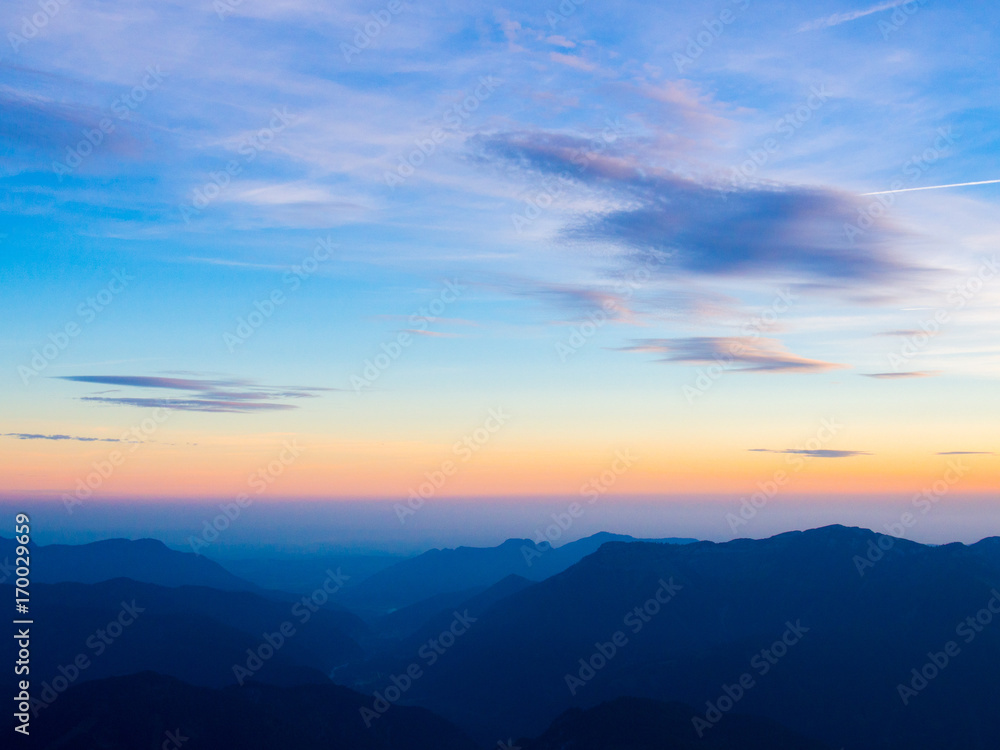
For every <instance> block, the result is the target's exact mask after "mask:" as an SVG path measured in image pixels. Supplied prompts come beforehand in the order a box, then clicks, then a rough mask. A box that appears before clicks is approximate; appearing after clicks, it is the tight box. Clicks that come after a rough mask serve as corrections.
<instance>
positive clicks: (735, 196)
mask: <svg viewBox="0 0 1000 750" xmlns="http://www.w3.org/2000/svg"><path fill="white" fill-rule="evenodd" d="M475 146H476V148H477V151H478V154H479V158H480V159H482V160H484V161H485V160H490V159H492V160H494V161H498V162H505V163H507V164H511V165H514V166H515V168H518V169H520V170H521V171H522V172H525V173H528V174H534V175H535V176H541V177H547V176H552V175H556V176H560V177H561V178H562V179H563V180H571V181H574V182H575V183H577V184H581V185H586V186H588V187H590V188H593V189H598V190H601V191H603V192H604V193H606V194H607V195H608V197H612V198H615V199H616V200H617V201H618V202H619V203H626V204H628V207H626V208H621V209H617V210H612V211H609V212H606V213H602V214H591V215H588V216H584V217H581V218H580V219H579V220H578V221H577V222H576V223H574V224H572V225H571V226H568V227H567V228H566V230H565V234H566V236H567V237H570V238H576V239H582V240H597V241H609V242H613V243H616V244H619V245H624V246H626V247H630V248H632V249H633V250H634V251H635V253H636V254H637V256H638V259H640V260H641V259H642V258H643V256H644V255H647V254H651V253H653V252H660V253H663V252H668V253H669V252H676V256H674V258H673V259H672V262H671V263H670V264H669V266H668V270H674V271H678V270H679V271H683V272H686V273H694V274H704V275H716V276H766V277H776V276H781V277H794V278H798V279H804V280H808V279H820V280H829V281H834V282H837V284H838V285H843V284H845V283H849V282H859V281H865V282H883V281H887V280H890V279H894V278H898V277H900V276H904V275H908V274H912V273H913V272H915V271H917V269H916V268H915V267H914V266H911V265H909V264H907V263H905V262H903V261H901V260H899V259H897V258H895V257H894V255H893V253H892V251H891V246H892V244H893V243H894V241H895V240H897V239H898V238H899V237H900V236H901V234H900V232H899V231H898V230H896V229H894V228H893V227H892V226H891V225H890V224H888V222H886V221H879V220H876V221H874V223H873V224H872V225H871V226H866V227H865V228H864V231H862V232H859V233H857V234H854V233H853V232H851V233H849V232H848V231H846V230H845V226H850V225H853V224H854V223H855V222H856V221H857V220H858V216H859V214H858V209H859V208H861V207H862V206H863V205H864V204H863V203H862V202H861V201H862V199H860V198H858V197H856V196H852V195H850V194H847V193H842V192H838V191H835V190H831V189H826V188H814V187H803V186H794V185H773V186H764V185H748V186H738V187H736V186H730V185H723V184H718V185H715V184H710V183H707V182H701V181H698V180H696V179H692V178H690V177H684V176H681V175H679V174H676V173H673V172H669V171H666V170H663V169H658V168H655V167H652V166H649V165H646V164H643V163H640V162H638V161H635V160H634V159H632V158H629V157H625V156H620V155H616V154H607V153H604V154H601V155H594V154H589V155H587V149H588V142H587V141H584V140H582V139H576V138H573V137H571V136H566V135H553V134H548V133H537V132H528V133H508V134H501V135H497V136H493V137H491V138H480V139H478V140H477V141H475Z"/></svg>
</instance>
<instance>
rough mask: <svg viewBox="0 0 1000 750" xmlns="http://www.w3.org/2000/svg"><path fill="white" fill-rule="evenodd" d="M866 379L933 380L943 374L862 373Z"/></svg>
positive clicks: (935, 371) (932, 372)
mask: <svg viewBox="0 0 1000 750" xmlns="http://www.w3.org/2000/svg"><path fill="white" fill-rule="evenodd" d="M859 374H860V375H863V376H864V377H866V378H875V379H876V380H905V379H907V378H933V377H936V376H938V375H940V374H941V371H940V370H914V371H912V372H862V373H859Z"/></svg>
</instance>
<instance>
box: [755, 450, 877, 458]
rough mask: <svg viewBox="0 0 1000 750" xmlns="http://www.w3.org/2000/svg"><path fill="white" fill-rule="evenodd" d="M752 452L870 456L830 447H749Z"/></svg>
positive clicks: (812, 455)
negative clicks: (814, 448) (777, 449)
mask: <svg viewBox="0 0 1000 750" xmlns="http://www.w3.org/2000/svg"><path fill="white" fill-rule="evenodd" d="M748 450H749V451H750V452H751V453H793V454H795V455H798V456H811V457H813V458H851V457H852V456H870V455H872V454H871V453H868V452H867V451H837V450H830V449H828V448H819V449H816V450H806V449H805V448H786V449H785V450H780V451H776V450H771V449H770V448H749V449H748Z"/></svg>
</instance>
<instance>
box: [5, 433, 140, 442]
mask: <svg viewBox="0 0 1000 750" xmlns="http://www.w3.org/2000/svg"><path fill="white" fill-rule="evenodd" d="M0 437H9V438H16V439H18V440H72V441H76V442H80V443H136V442H139V441H137V440H122V439H120V438H96V437H78V436H76V435H40V434H36V433H33V432H2V433H0Z"/></svg>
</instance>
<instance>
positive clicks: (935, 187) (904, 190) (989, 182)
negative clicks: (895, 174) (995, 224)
mask: <svg viewBox="0 0 1000 750" xmlns="http://www.w3.org/2000/svg"><path fill="white" fill-rule="evenodd" d="M997 182H1000V180H982V181H981V182H956V183H955V184H953V185H928V186H927V187H918V188H902V189H900V190H879V191H878V192H877V193H862V194H861V195H886V194H888V193H909V192H911V191H913V190H940V189H941V188H950V187H965V186H966V185H993V184H995V183H997Z"/></svg>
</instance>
